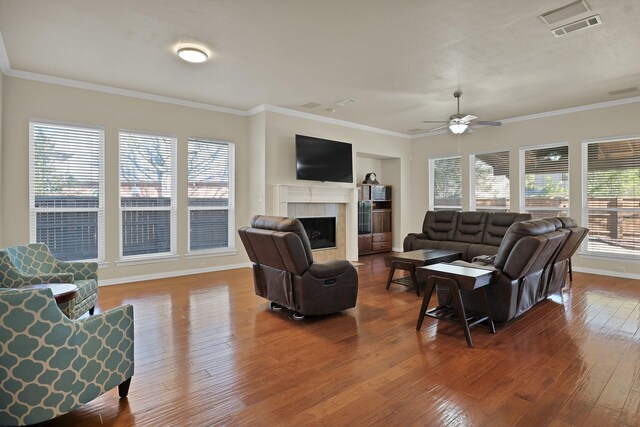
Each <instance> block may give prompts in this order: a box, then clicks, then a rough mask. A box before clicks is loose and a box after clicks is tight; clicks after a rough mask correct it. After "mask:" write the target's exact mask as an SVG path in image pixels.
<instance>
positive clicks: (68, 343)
mask: <svg viewBox="0 0 640 427" xmlns="http://www.w3.org/2000/svg"><path fill="white" fill-rule="evenodd" d="M132 376H133V307H132V306H131V305H125V306H122V307H118V308H114V309H112V310H108V311H106V312H104V313H100V314H97V315H95V316H91V317H87V318H84V319H79V320H71V319H69V318H67V317H66V316H65V315H63V313H62V311H60V309H59V308H58V306H57V305H56V303H55V300H54V298H53V294H52V292H51V289H48V288H45V289H38V290H28V289H23V290H20V289H0V425H1V426H14V425H25V424H34V423H39V422H42V421H46V420H50V419H52V418H55V417H57V416H59V415H62V414H64V413H67V412H69V411H71V410H73V409H75V408H77V407H79V406H81V405H83V404H85V403H87V402H89V401H90V400H92V399H94V398H96V397H98V396H99V395H101V394H103V393H104V392H106V391H108V390H110V389H112V388H114V387H115V386H118V387H119V392H120V397H126V395H127V393H128V390H129V384H130V382H131V377H132Z"/></svg>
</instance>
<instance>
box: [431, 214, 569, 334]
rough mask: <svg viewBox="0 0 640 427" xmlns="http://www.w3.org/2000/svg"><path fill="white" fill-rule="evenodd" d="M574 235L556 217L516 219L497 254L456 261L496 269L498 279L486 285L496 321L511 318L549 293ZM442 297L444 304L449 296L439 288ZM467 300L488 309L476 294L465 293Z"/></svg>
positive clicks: (472, 305)
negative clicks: (556, 270) (567, 243)
mask: <svg viewBox="0 0 640 427" xmlns="http://www.w3.org/2000/svg"><path fill="white" fill-rule="evenodd" d="M570 236H571V231H570V230H568V229H566V228H564V227H563V226H562V223H561V222H560V221H559V220H558V219H556V218H546V219H536V220H529V221H522V222H516V223H514V224H513V225H512V226H511V227H509V229H508V230H507V232H506V234H505V235H504V238H503V239H502V243H501V244H500V248H499V249H498V253H497V254H496V255H495V257H494V258H493V257H484V259H478V260H476V261H475V262H473V263H469V262H465V261H455V262H454V263H453V264H457V265H466V266H470V267H475V268H486V269H489V270H494V271H496V278H495V281H494V283H492V284H490V285H489V286H487V287H486V288H485V289H486V294H487V299H488V301H489V309H490V311H491V316H492V318H493V320H494V321H497V322H507V321H509V320H511V319H513V318H515V317H517V316H519V315H521V314H522V313H524V312H526V311H527V310H529V308H531V307H532V306H533V305H535V304H536V303H538V302H539V301H541V300H543V299H545V298H546V297H547V296H548V294H549V290H550V287H549V278H550V277H551V276H553V274H552V271H553V270H555V268H554V267H555V265H556V264H557V261H558V260H559V258H560V255H561V254H563V248H564V245H565V243H566V242H567V241H568V239H569V237H570ZM572 243H575V242H573V240H572ZM569 252H570V251H569ZM571 253H572V252H571ZM481 258H483V257H481ZM560 262H561V263H563V261H560ZM491 263H492V264H491ZM565 265H566V264H565ZM559 273H560V272H559V271H558V272H557V273H556V275H557V274H559ZM565 274H566V270H565ZM554 286H555V285H554ZM438 298H439V300H440V303H441V304H442V303H445V302H447V301H448V299H449V296H448V294H447V293H446V292H444V291H442V290H439V291H438ZM463 301H464V304H465V308H467V309H471V310H477V311H484V310H483V307H482V306H481V305H480V301H477V299H476V298H475V296H474V295H473V294H464V295H463Z"/></svg>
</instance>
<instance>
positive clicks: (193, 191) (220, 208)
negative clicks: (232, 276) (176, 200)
mask: <svg viewBox="0 0 640 427" xmlns="http://www.w3.org/2000/svg"><path fill="white" fill-rule="evenodd" d="M188 145H189V147H188V149H189V158H188V185H189V188H188V195H189V251H190V252H194V251H205V250H206V251H213V250H223V249H227V250H228V249H234V248H235V225H234V218H235V214H234V157H235V156H234V154H235V146H234V145H233V144H232V143H229V142H216V141H203V140H199V139H189V144H188Z"/></svg>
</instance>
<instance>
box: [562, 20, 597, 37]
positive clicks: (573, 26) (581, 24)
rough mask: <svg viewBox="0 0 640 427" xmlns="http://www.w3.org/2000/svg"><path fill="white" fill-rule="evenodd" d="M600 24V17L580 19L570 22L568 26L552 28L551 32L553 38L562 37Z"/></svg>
mask: <svg viewBox="0 0 640 427" xmlns="http://www.w3.org/2000/svg"><path fill="white" fill-rule="evenodd" d="M600 24H602V19H601V18H600V15H593V16H590V17H588V18H584V19H581V20H579V21H575V22H571V23H570V24H566V25H563V26H562V27H558V28H554V29H552V30H551V32H552V33H553V35H554V36H556V37H562V36H566V35H567V34H569V33H573V32H575V31H578V30H584V29H585V28H591V27H594V26H596V25H600Z"/></svg>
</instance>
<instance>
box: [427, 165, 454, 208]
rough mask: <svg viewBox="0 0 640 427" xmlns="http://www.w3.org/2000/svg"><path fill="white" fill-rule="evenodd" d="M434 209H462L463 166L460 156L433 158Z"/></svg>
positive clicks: (432, 203)
mask: <svg viewBox="0 0 640 427" xmlns="http://www.w3.org/2000/svg"><path fill="white" fill-rule="evenodd" d="M430 165H431V173H432V174H431V179H432V186H433V187H432V188H433V190H432V197H431V206H432V207H433V210H445V209H453V210H462V166H461V158H460V157H450V158H446V159H432V160H431V161H430Z"/></svg>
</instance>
